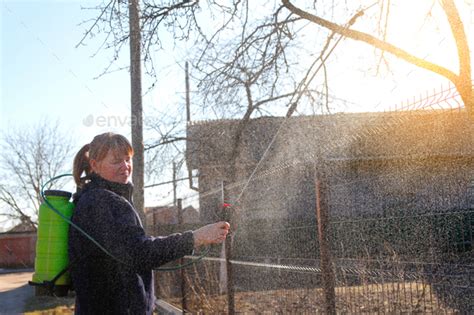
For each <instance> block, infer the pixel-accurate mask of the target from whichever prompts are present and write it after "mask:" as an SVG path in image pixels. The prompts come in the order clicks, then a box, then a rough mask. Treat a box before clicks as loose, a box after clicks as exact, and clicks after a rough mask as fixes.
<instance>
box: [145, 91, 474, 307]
mask: <svg viewBox="0 0 474 315" xmlns="http://www.w3.org/2000/svg"><path fill="white" fill-rule="evenodd" d="M448 92H449V93H448ZM448 92H446V93H448V94H449V95H450V97H451V98H453V99H455V96H452V95H451V94H452V91H451V90H449V91H448ZM436 95H440V94H439V93H438V94H436ZM427 99H428V98H427ZM443 102H444V103H445V102H446V100H443ZM444 103H443V104H444ZM416 104H417V105H416V111H413V110H407V108H403V111H397V112H390V113H377V114H353V115H352V114H345V115H327V116H323V117H320V116H318V117H295V118H291V119H280V120H278V119H266V120H265V119H261V120H258V119H257V120H255V121H254V122H252V123H251V124H250V125H249V126H248V128H247V131H246V133H244V134H243V136H242V143H241V144H240V150H241V152H240V155H239V158H238V159H237V160H236V161H237V162H236V163H235V164H234V165H233V166H229V165H228V164H226V162H228V161H229V155H228V154H229V152H231V151H232V150H231V149H232V148H228V149H227V148H226V143H232V141H230V140H229V139H232V130H233V128H234V126H235V123H233V122H232V121H225V122H219V124H217V123H214V124H213V123H211V122H207V123H205V124H198V125H194V126H192V128H191V129H192V130H190V131H189V133H190V135H191V136H192V137H195V139H198V140H196V141H195V142H194V144H193V145H192V146H191V147H188V153H187V154H188V161H190V162H189V163H190V165H191V167H195V168H196V169H198V171H199V188H200V191H199V194H198V196H199V209H200V217H201V221H202V222H203V223H204V222H212V221H216V220H221V219H226V220H230V221H231V225H232V234H231V236H230V238H229V241H228V242H229V243H228V244H227V245H228V247H227V248H226V249H224V247H222V248H221V247H213V248H212V249H211V251H210V253H209V254H208V255H207V257H206V258H204V259H202V260H201V261H200V262H198V263H196V264H194V265H193V266H192V267H190V268H187V269H186V270H184V271H176V272H170V273H161V272H160V273H157V280H156V284H157V295H158V296H159V297H160V298H163V299H165V300H167V301H169V302H170V303H173V304H175V305H177V306H178V307H183V308H184V309H185V310H186V311H189V312H192V313H196V314H199V313H202V314H209V313H232V312H241V313H245V312H247V313H258V314H266V313H268V314H274V313H281V314H283V313H305V314H312V313H324V312H328V310H329V311H331V312H334V311H335V312H338V313H339V312H340V313H364V312H367V313H386V312H393V313H414V312H422V313H472V312H474V258H473V248H472V244H473V230H474V147H473V146H474V138H473V137H474V136H473V135H474V126H473V123H472V121H469V118H467V115H466V112H465V111H464V110H463V108H462V107H461V106H458V107H453V108H445V107H443V108H442V109H440V108H436V107H435V105H436V104H437V103H436V102H432V101H430V102H428V101H426V100H425V99H423V102H421V101H420V103H419V104H418V103H416ZM423 104H424V105H423ZM409 109H413V108H409ZM224 131H225V132H224ZM223 135H224V136H223ZM229 135H230V136H229ZM269 135H270V136H269ZM271 135H273V137H272V136H271ZM216 147H217V148H219V150H218V151H217V152H216V151H215V150H213V149H212V148H216ZM201 156H202V157H201ZM229 167H234V168H235V169H234V170H233V174H235V176H234V178H232V181H229V178H227V177H226V175H227V174H229ZM187 198H188V199H190V200H191V199H196V195H190V196H188V197H187ZM224 202H229V203H231V204H232V207H231V208H224V207H222V204H223V203H224ZM187 228H192V227H178V226H172V227H170V226H167V227H165V226H161V227H160V226H155V227H154V229H155V230H153V231H152V233H154V234H169V233H171V232H174V231H177V230H184V229H187ZM226 258H227V260H228V261H230V262H229V263H230V265H231V266H232V268H231V270H230V269H229V267H228V266H229V265H228V264H226ZM193 259H196V256H193V257H187V258H186V260H193ZM230 272H231V274H229V273H230ZM183 279H184V280H183ZM229 290H230V291H229ZM229 292H231V293H229ZM230 304H232V306H230ZM331 304H332V306H331ZM331 307H332V308H331Z"/></svg>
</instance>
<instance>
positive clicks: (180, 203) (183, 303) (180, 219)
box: [177, 198, 187, 314]
mask: <svg viewBox="0 0 474 315" xmlns="http://www.w3.org/2000/svg"><path fill="white" fill-rule="evenodd" d="M177 201H178V224H179V226H180V227H182V225H183V223H184V222H183V199H181V198H179V199H178V200H177ZM179 264H180V265H183V264H184V258H180V259H179ZM185 272H186V270H185V269H184V268H181V269H180V278H181V279H180V281H181V309H182V310H183V314H184V313H186V309H187V305H186V278H185V275H184V273H185Z"/></svg>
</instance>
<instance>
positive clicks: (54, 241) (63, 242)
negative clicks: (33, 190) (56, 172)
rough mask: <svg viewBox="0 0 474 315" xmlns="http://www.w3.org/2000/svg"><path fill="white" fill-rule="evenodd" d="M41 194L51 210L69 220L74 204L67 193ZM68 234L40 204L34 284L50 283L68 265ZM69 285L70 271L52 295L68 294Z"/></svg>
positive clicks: (57, 218)
mask: <svg viewBox="0 0 474 315" xmlns="http://www.w3.org/2000/svg"><path fill="white" fill-rule="evenodd" d="M44 195H45V198H46V199H47V200H48V202H49V203H50V204H51V205H52V206H53V207H54V209H56V210H57V211H59V212H60V213H61V214H62V215H64V216H65V217H67V218H68V219H70V218H71V216H72V212H73V210H74V204H73V203H72V202H70V201H69V199H70V198H71V193H70V192H67V191H62V190H47V191H45V192H44ZM68 233H69V223H68V222H66V220H64V219H63V218H61V217H60V216H59V215H58V214H57V213H55V212H54V211H53V210H52V209H51V208H50V207H49V206H48V205H47V204H46V202H44V201H43V203H42V204H41V206H40V208H39V224H38V235H37V241H36V258H35V273H34V275H33V283H36V284H38V283H45V282H49V281H51V280H53V279H54V278H55V277H56V276H57V275H58V274H59V273H61V271H63V270H64V269H65V268H66V267H67V266H68V263H69V259H68ZM69 286H70V279H69V272H66V273H64V274H63V275H61V276H60V277H59V278H58V279H57V280H56V281H55V282H54V292H56V294H57V295H63V294H64V293H66V294H67V291H68V288H69ZM44 292H45V290H41V288H38V290H37V291H36V293H37V295H39V294H43V293H44Z"/></svg>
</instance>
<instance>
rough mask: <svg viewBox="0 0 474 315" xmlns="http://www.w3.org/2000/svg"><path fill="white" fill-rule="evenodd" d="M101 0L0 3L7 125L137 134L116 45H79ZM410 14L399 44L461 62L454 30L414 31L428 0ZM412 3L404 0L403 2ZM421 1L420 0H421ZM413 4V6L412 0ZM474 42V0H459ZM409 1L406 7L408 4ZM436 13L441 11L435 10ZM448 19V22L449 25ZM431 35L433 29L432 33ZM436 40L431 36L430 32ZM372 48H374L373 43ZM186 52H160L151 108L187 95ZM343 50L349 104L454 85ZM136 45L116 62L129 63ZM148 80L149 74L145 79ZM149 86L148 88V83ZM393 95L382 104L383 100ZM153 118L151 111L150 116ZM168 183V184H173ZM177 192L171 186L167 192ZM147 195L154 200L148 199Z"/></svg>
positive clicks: (342, 77)
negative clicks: (44, 122)
mask: <svg viewBox="0 0 474 315" xmlns="http://www.w3.org/2000/svg"><path fill="white" fill-rule="evenodd" d="M95 3H97V2H96V1H90V0H87V1H74V0H71V1H66V0H32V1H22V0H2V1H1V5H0V22H1V23H0V36H1V37H0V46H1V64H0V72H1V77H0V101H1V103H0V132H5V131H8V130H12V129H13V128H19V129H21V128H27V127H29V126H31V125H34V124H36V123H37V122H38V121H40V120H41V119H48V120H49V121H51V122H55V121H56V120H59V121H60V123H61V126H62V128H63V130H64V132H67V133H69V134H71V135H72V136H73V137H74V139H75V140H74V141H75V145H76V147H75V148H76V149H77V150H79V148H80V146H82V145H83V144H85V143H88V142H90V141H91V140H92V138H93V136H94V135H96V134H99V133H102V132H105V131H114V132H118V133H122V134H124V135H125V136H127V137H129V138H130V114H129V112H130V81H129V80H130V79H129V73H128V71H115V72H113V73H111V74H107V75H104V76H99V75H100V74H101V73H102V72H103V70H104V69H105V67H106V66H107V65H108V64H109V62H110V60H111V58H112V52H111V51H103V50H102V51H99V52H98V53H97V51H98V48H99V47H100V44H101V42H102V41H101V40H102V39H103V38H102V37H101V36H97V37H95V38H90V39H88V40H86V42H85V45H80V46H77V45H78V43H79V42H80V40H81V39H82V37H83V35H84V32H85V31H86V29H87V26H86V25H84V24H81V23H82V22H84V21H86V20H88V19H91V18H93V17H95V16H96V14H97V12H96V11H91V10H85V9H83V8H85V7H93V6H94V4H95ZM401 3H402V4H401V5H400V8H399V10H404V11H403V12H404V13H403V17H404V19H405V20H400V21H393V22H394V23H395V24H397V27H396V28H394V30H395V31H394V32H393V33H392V34H390V36H391V38H390V39H391V40H393V41H394V42H395V43H400V44H402V45H408V46H410V47H414V48H417V49H418V48H423V49H422V50H423V51H425V52H426V54H425V55H423V56H422V57H428V58H430V59H431V60H434V61H439V62H441V63H442V64H444V65H446V66H448V67H450V68H452V69H456V66H457V65H456V62H455V59H453V58H452V57H451V56H452V53H453V49H454V46H453V44H452V43H449V36H447V37H446V38H448V39H446V41H445V42H443V37H442V38H441V41H440V37H439V34H438V35H433V40H431V41H430V40H428V41H427V42H430V43H431V44H429V45H431V46H423V43H422V41H421V40H420V38H418V37H417V36H411V35H412V34H410V32H412V28H410V26H409V23H408V22H409V21H413V20H416V19H417V17H416V16H415V14H416V11H417V10H416V5H418V3H419V5H420V6H421V5H426V3H427V2H426V1H422V0H417V2H415V1H402V2H401ZM403 3H404V4H403ZM415 3H416V4H415ZM407 4H410V6H411V7H406V5H407ZM458 4H460V5H462V9H461V10H460V11H461V14H462V15H463V20H464V21H465V22H467V23H466V25H465V26H466V31H467V32H468V36H469V39H470V43H471V46H472V45H474V44H473V43H474V37H473V32H472V29H473V26H474V4H473V3H472V0H458ZM403 5H405V7H404V6H403ZM435 14H436V12H435ZM441 26H442V25H441ZM425 39H427V38H426V36H425ZM428 39H430V38H428ZM344 45H346V46H345V47H346V49H347V50H346V51H350V52H352V51H353V52H356V51H359V50H360V49H362V48H361V47H362V46H364V44H361V43H356V42H351V41H345V43H344ZM364 49H366V50H365V51H367V54H369V53H371V51H372V49H367V47H365V48H364ZM184 55H185V54H184V52H181V53H180V52H179V50H177V49H174V50H173V49H171V50H166V51H163V52H160V55H159V63H158V65H157V66H158V71H159V73H160V77H161V78H165V79H163V80H160V81H158V84H157V86H156V88H155V89H154V90H153V91H152V92H151V93H148V94H147V95H145V96H144V98H143V106H144V108H145V110H147V109H150V108H154V109H157V110H158V112H159V111H162V112H165V111H167V110H169V106H170V104H174V103H175V102H176V100H179V99H180V98H182V96H183V91H184V87H183V81H184V80H183V78H184V71H183V67H184ZM354 56H355V57H353V56H352V55H351V54H346V55H345V56H344V55H343V56H339V57H338V58H339V60H338V63H335V66H333V67H332V69H331V70H332V72H331V80H332V81H331V82H334V84H332V86H331V92H332V94H334V95H336V96H338V97H340V98H342V99H346V100H349V101H351V102H352V104H354V108H349V109H348V111H367V110H384V109H387V108H390V107H392V106H394V105H396V104H400V103H401V102H402V101H403V100H405V99H408V98H411V97H414V96H417V95H419V94H421V93H423V92H424V91H426V90H429V89H433V88H437V87H439V86H440V85H442V84H446V83H447V82H446V80H444V79H443V78H440V77H439V76H436V75H433V74H430V73H427V72H426V71H423V70H421V71H420V70H417V69H416V68H414V67H412V66H407V65H406V64H405V63H404V62H401V61H396V60H393V67H394V68H396V69H397V71H396V73H395V74H393V75H392V76H389V77H385V78H383V79H381V78H380V77H376V76H374V75H372V74H367V72H364V73H362V72H361V71H358V69H357V68H356V67H354V68H353V69H351V70H352V71H348V69H349V68H350V66H348V64H357V63H358V62H359V61H360V62H362V63H363V62H364V60H363V59H364V57H363V56H362V57H361V56H360V54H354ZM128 58H129V56H128V50H124V51H123V53H122V55H121V56H120V59H119V60H118V62H117V63H116V65H114V66H113V67H112V69H117V68H119V67H120V66H126V65H128ZM143 80H144V84H143V85H144V87H145V86H146V85H147V82H148V81H147V78H146V77H145V78H144V79H143ZM144 90H145V88H144ZM382 99H383V100H386V99H389V100H390V101H389V102H385V103H384V104H381V101H380V100H382ZM149 118H150V117H149ZM166 189H167V188H166ZM163 194H165V195H166V194H169V191H168V190H167V191H166V192H163ZM146 202H147V203H148V204H149V203H150V202H154V201H153V198H147V200H146Z"/></svg>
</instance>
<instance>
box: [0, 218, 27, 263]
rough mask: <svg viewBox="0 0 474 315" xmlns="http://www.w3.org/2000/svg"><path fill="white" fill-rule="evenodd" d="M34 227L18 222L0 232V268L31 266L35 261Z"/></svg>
mask: <svg viewBox="0 0 474 315" xmlns="http://www.w3.org/2000/svg"><path fill="white" fill-rule="evenodd" d="M35 253H36V229H34V228H33V227H31V225H30V224H27V223H20V224H19V225H17V226H15V227H14V228H12V229H11V230H9V231H7V232H5V233H0V268H24V267H32V266H33V265H34V263H35Z"/></svg>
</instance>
